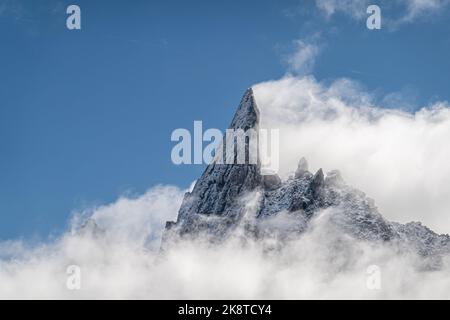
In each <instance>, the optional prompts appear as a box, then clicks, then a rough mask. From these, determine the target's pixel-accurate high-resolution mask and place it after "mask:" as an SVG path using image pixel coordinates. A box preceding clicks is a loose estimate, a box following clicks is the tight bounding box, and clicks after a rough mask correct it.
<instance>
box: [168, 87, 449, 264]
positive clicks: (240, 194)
mask: <svg viewBox="0 0 450 320" xmlns="http://www.w3.org/2000/svg"><path fill="white" fill-rule="evenodd" d="M258 126H259V111H258V108H257V106H256V102H255V99H254V96H253V91H252V89H248V90H247V91H246V93H245V94H244V97H243V98H242V101H241V103H240V105H239V107H238V109H237V112H236V114H235V116H234V118H233V120H232V121H231V124H230V127H229V128H230V129H243V130H247V129H249V128H254V129H257V128H258ZM324 212H326V213H327V217H328V219H329V221H330V222H331V223H332V225H333V226H334V227H335V229H336V230H339V232H342V233H343V234H345V235H348V236H349V237H352V238H354V239H358V240H363V241H368V242H375V243H377V242H378V243H386V242H388V243H397V244H400V245H401V246H403V247H407V248H413V250H415V251H416V252H417V253H418V254H420V255H422V256H436V255H441V254H448V253H449V252H450V237H449V236H448V235H438V234H436V233H434V232H433V231H431V230H430V229H428V228H426V227H425V226H422V224H420V223H417V222H414V223H407V224H399V223H393V222H389V221H387V220H386V219H384V218H383V216H382V215H381V214H380V213H379V212H378V209H377V207H376V206H375V203H374V201H373V200H372V199H370V198H368V197H367V196H366V195H365V194H364V193H363V192H361V191H359V190H357V189H355V188H352V187H351V186H349V185H347V184H346V183H345V182H344V180H343V178H342V177H341V175H340V173H339V171H337V170H335V171H331V172H329V173H328V174H326V175H325V174H324V172H323V171H322V169H320V170H318V171H317V172H316V173H312V172H310V171H309V168H308V162H307V161H306V159H305V158H301V159H300V160H299V162H298V168H297V170H296V172H295V175H293V176H292V177H290V178H289V179H287V180H286V181H282V180H281V179H280V178H279V177H278V176H277V175H276V174H273V175H263V174H262V173H261V165H260V164H259V163H257V164H232V165H230V164H217V163H212V164H211V165H208V166H207V168H206V170H205V171H204V173H203V174H202V176H201V177H200V178H199V179H198V180H197V182H196V183H195V186H194V188H193V189H192V191H190V192H187V193H186V194H185V196H184V199H183V203H182V205H181V207H180V210H179V214H178V219H177V221H176V222H167V223H166V231H165V235H164V238H165V239H167V237H169V236H171V235H176V236H178V237H181V238H183V237H196V236H198V235H199V234H202V235H206V236H208V237H209V239H211V241H220V240H223V239H226V238H227V237H228V236H229V235H230V234H232V233H233V231H234V230H236V229H237V228H238V226H243V225H244V229H245V231H246V232H245V235H247V236H252V237H255V238H259V237H265V236H267V235H269V234H270V235H273V234H277V235H278V236H279V237H287V236H291V235H301V234H302V232H304V231H305V230H307V228H308V227H309V225H310V224H311V221H312V220H313V219H314V218H315V217H317V216H319V215H321V214H324ZM277 217H283V219H282V220H283V223H273V222H274V221H276V219H277ZM163 241H165V240H163Z"/></svg>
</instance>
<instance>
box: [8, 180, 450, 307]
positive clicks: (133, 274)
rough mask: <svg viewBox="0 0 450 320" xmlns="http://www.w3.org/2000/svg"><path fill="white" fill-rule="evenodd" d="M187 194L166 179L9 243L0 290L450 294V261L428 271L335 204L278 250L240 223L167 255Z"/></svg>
mask: <svg viewBox="0 0 450 320" xmlns="http://www.w3.org/2000/svg"><path fill="white" fill-rule="evenodd" d="M182 193H183V192H182V191H181V190H179V189H177V188H174V187H170V186H159V187H156V188H153V189H151V190H149V192H147V193H146V194H144V195H142V196H141V197H137V198H132V199H130V198H124V197H122V198H121V199H119V200H118V201H117V202H115V203H113V204H110V205H108V206H104V207H100V208H97V209H93V210H92V212H91V214H92V215H93V216H92V217H96V218H97V219H98V221H97V223H98V225H99V226H100V228H102V231H101V232H68V233H67V234H65V235H64V236H62V237H61V238H60V239H58V240H56V241H54V242H52V243H46V244H41V245H38V246H34V247H27V245H26V244H24V243H21V242H6V243H1V244H0V283H1V284H2V285H1V286H0V298H3V299H14V298H20V299H33V298H38V299H201V298H203V299H258V298H259V299H265V298H267V299H270V298H271V299H311V298H318V299H331V298H341V299H343V298H349V299H356V298H361V299H379V298H386V299H391V298H392V299H394V298H424V299H425V298H450V295H449V294H450V268H449V261H448V260H444V261H443V268H442V270H440V271H420V266H421V260H420V259H419V258H418V257H417V256H415V255H413V254H409V253H407V252H406V253H405V252H403V253H402V254H399V252H398V251H397V250H396V248H395V247H389V246H379V245H378V246H377V245H370V244H367V243H361V242H357V241H355V240H352V239H351V238H349V237H346V236H344V235H343V234H342V233H340V232H338V231H337V230H336V229H335V228H334V227H333V225H331V224H329V219H328V217H330V216H332V215H333V212H332V211H330V210H326V211H324V212H322V213H321V214H318V215H317V217H316V218H315V219H314V220H313V222H312V224H311V225H310V228H309V229H308V230H307V231H306V232H305V233H304V234H303V235H302V236H301V237H299V238H298V239H295V240H292V241H290V242H288V243H287V244H285V245H284V248H283V249H282V250H273V249H271V248H274V247H277V246H278V245H279V244H280V243H278V240H277V239H276V238H267V239H265V240H261V241H254V240H247V241H243V239H242V238H241V237H240V236H239V232H237V233H236V236H234V237H231V238H230V239H229V240H228V241H226V242H225V243H223V244H222V245H221V246H219V247H218V246H214V245H211V244H210V243H208V242H206V241H204V240H202V239H197V240H196V241H185V242H183V243H179V244H178V246H175V247H172V248H170V249H168V250H167V251H166V252H164V254H160V252H159V250H158V247H159V236H160V234H161V231H162V227H163V222H164V221H166V220H169V219H173V218H174V217H175V215H176V209H175V208H176V207H177V206H178V205H179V203H180V202H181V198H182ZM252 214H253V213H252V212H251V210H249V212H248V213H247V215H248V216H247V217H246V219H251V218H252ZM91 231H92V230H91ZM144 239H146V240H144ZM72 265H76V266H78V267H79V268H80V287H79V290H69V288H68V287H67V285H66V284H67V282H68V280H69V278H70V277H71V275H70V274H67V273H66V271H67V269H68V266H72ZM373 270H376V272H375V273H374V271H373ZM374 277H375V278H374ZM373 283H375V284H377V283H378V285H376V286H375V287H374V286H373V285H371V284H373Z"/></svg>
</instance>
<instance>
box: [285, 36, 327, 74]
mask: <svg viewBox="0 0 450 320" xmlns="http://www.w3.org/2000/svg"><path fill="white" fill-rule="evenodd" d="M293 44H294V52H293V53H291V54H290V55H288V56H287V57H286V59H285V60H286V62H287V65H288V70H289V72H291V73H293V74H296V75H305V74H308V73H310V72H311V71H312V70H313V68H314V65H315V62H316V57H317V56H318V54H319V52H320V49H319V46H318V45H317V44H315V43H312V42H306V41H304V40H295V41H294V42H293Z"/></svg>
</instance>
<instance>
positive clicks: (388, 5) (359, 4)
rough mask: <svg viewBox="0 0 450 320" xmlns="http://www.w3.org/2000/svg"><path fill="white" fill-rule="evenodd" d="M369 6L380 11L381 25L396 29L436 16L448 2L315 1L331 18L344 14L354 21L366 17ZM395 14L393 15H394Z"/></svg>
mask: <svg viewBox="0 0 450 320" xmlns="http://www.w3.org/2000/svg"><path fill="white" fill-rule="evenodd" d="M371 4H377V5H379V6H380V8H381V10H382V19H383V21H384V22H383V24H387V25H388V26H389V27H391V28H397V27H399V26H400V25H402V24H406V23H413V22H415V21H416V20H417V19H420V18H425V17H429V16H432V15H434V14H438V13H439V12H440V11H441V10H444V9H446V8H447V7H448V6H449V4H450V1H449V0H389V1H386V0H381V1H379V2H378V3H372V1H369V0H316V7H317V8H318V9H319V10H320V11H321V12H323V13H324V14H325V16H326V17H327V18H331V17H332V16H333V15H335V14H338V13H339V14H344V15H347V16H349V17H351V18H353V19H356V20H363V19H366V18H367V17H368V15H367V13H366V10H367V7H368V6H369V5H371ZM394 12H395V13H394Z"/></svg>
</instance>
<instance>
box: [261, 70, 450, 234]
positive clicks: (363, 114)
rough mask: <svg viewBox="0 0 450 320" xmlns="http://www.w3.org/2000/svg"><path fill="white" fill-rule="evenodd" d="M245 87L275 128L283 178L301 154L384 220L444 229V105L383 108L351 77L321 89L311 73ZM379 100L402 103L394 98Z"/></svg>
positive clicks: (449, 168) (447, 170)
mask: <svg viewBox="0 0 450 320" xmlns="http://www.w3.org/2000/svg"><path fill="white" fill-rule="evenodd" d="M253 89H254V92H255V98H256V102H257V104H258V107H259V108H260V110H261V126H262V127H265V128H276V129H279V130H280V174H281V175H282V176H283V177H287V176H288V175H289V174H292V172H293V171H295V169H296V165H297V162H298V160H299V159H300V158H301V157H302V156H305V157H306V158H307V159H308V160H309V162H310V164H311V166H312V168H313V169H315V170H317V169H319V168H320V167H323V168H324V169H325V170H326V171H330V170H333V169H339V170H340V171H341V172H342V175H343V177H344V179H345V180H346V181H347V182H348V183H349V184H350V185H353V186H355V187H357V188H359V189H361V190H362V191H364V192H366V193H367V194H368V195H369V196H370V197H371V198H373V199H375V202H376V204H377V205H378V207H379V210H380V212H381V213H382V214H383V215H384V216H385V217H386V218H387V219H390V220H393V221H399V222H409V221H421V222H423V223H424V224H426V225H427V226H429V227H431V228H432V229H433V230H435V231H437V232H441V233H449V232H450V197H449V196H448V195H449V192H450V189H449V186H450V165H449V164H448V159H449V158H450V148H448V147H447V146H448V141H450V108H449V104H448V103H447V102H438V103H435V104H433V105H430V106H425V107H423V108H422V109H420V110H418V111H417V112H415V113H409V112H405V111H401V110H398V109H394V108H393V106H392V105H390V106H389V107H390V108H389V109H386V108H382V106H377V105H376V100H377V99H375V97H374V96H373V95H371V94H370V93H368V92H366V91H364V90H363V89H362V88H361V86H360V85H359V84H358V83H356V82H354V81H352V80H349V79H339V80H336V81H334V82H333V83H331V84H328V85H327V84H324V83H321V82H318V81H317V80H316V79H315V78H314V77H312V76H308V77H293V76H286V77H284V78H282V79H280V80H276V81H268V82H264V83H260V84H258V85H255V86H254V87H253ZM382 100H383V99H382ZM387 100H388V101H390V102H391V103H394V102H395V101H400V100H402V99H401V96H400V93H399V94H397V95H396V96H395V99H392V97H388V99H387ZM384 101H386V99H384Z"/></svg>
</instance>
